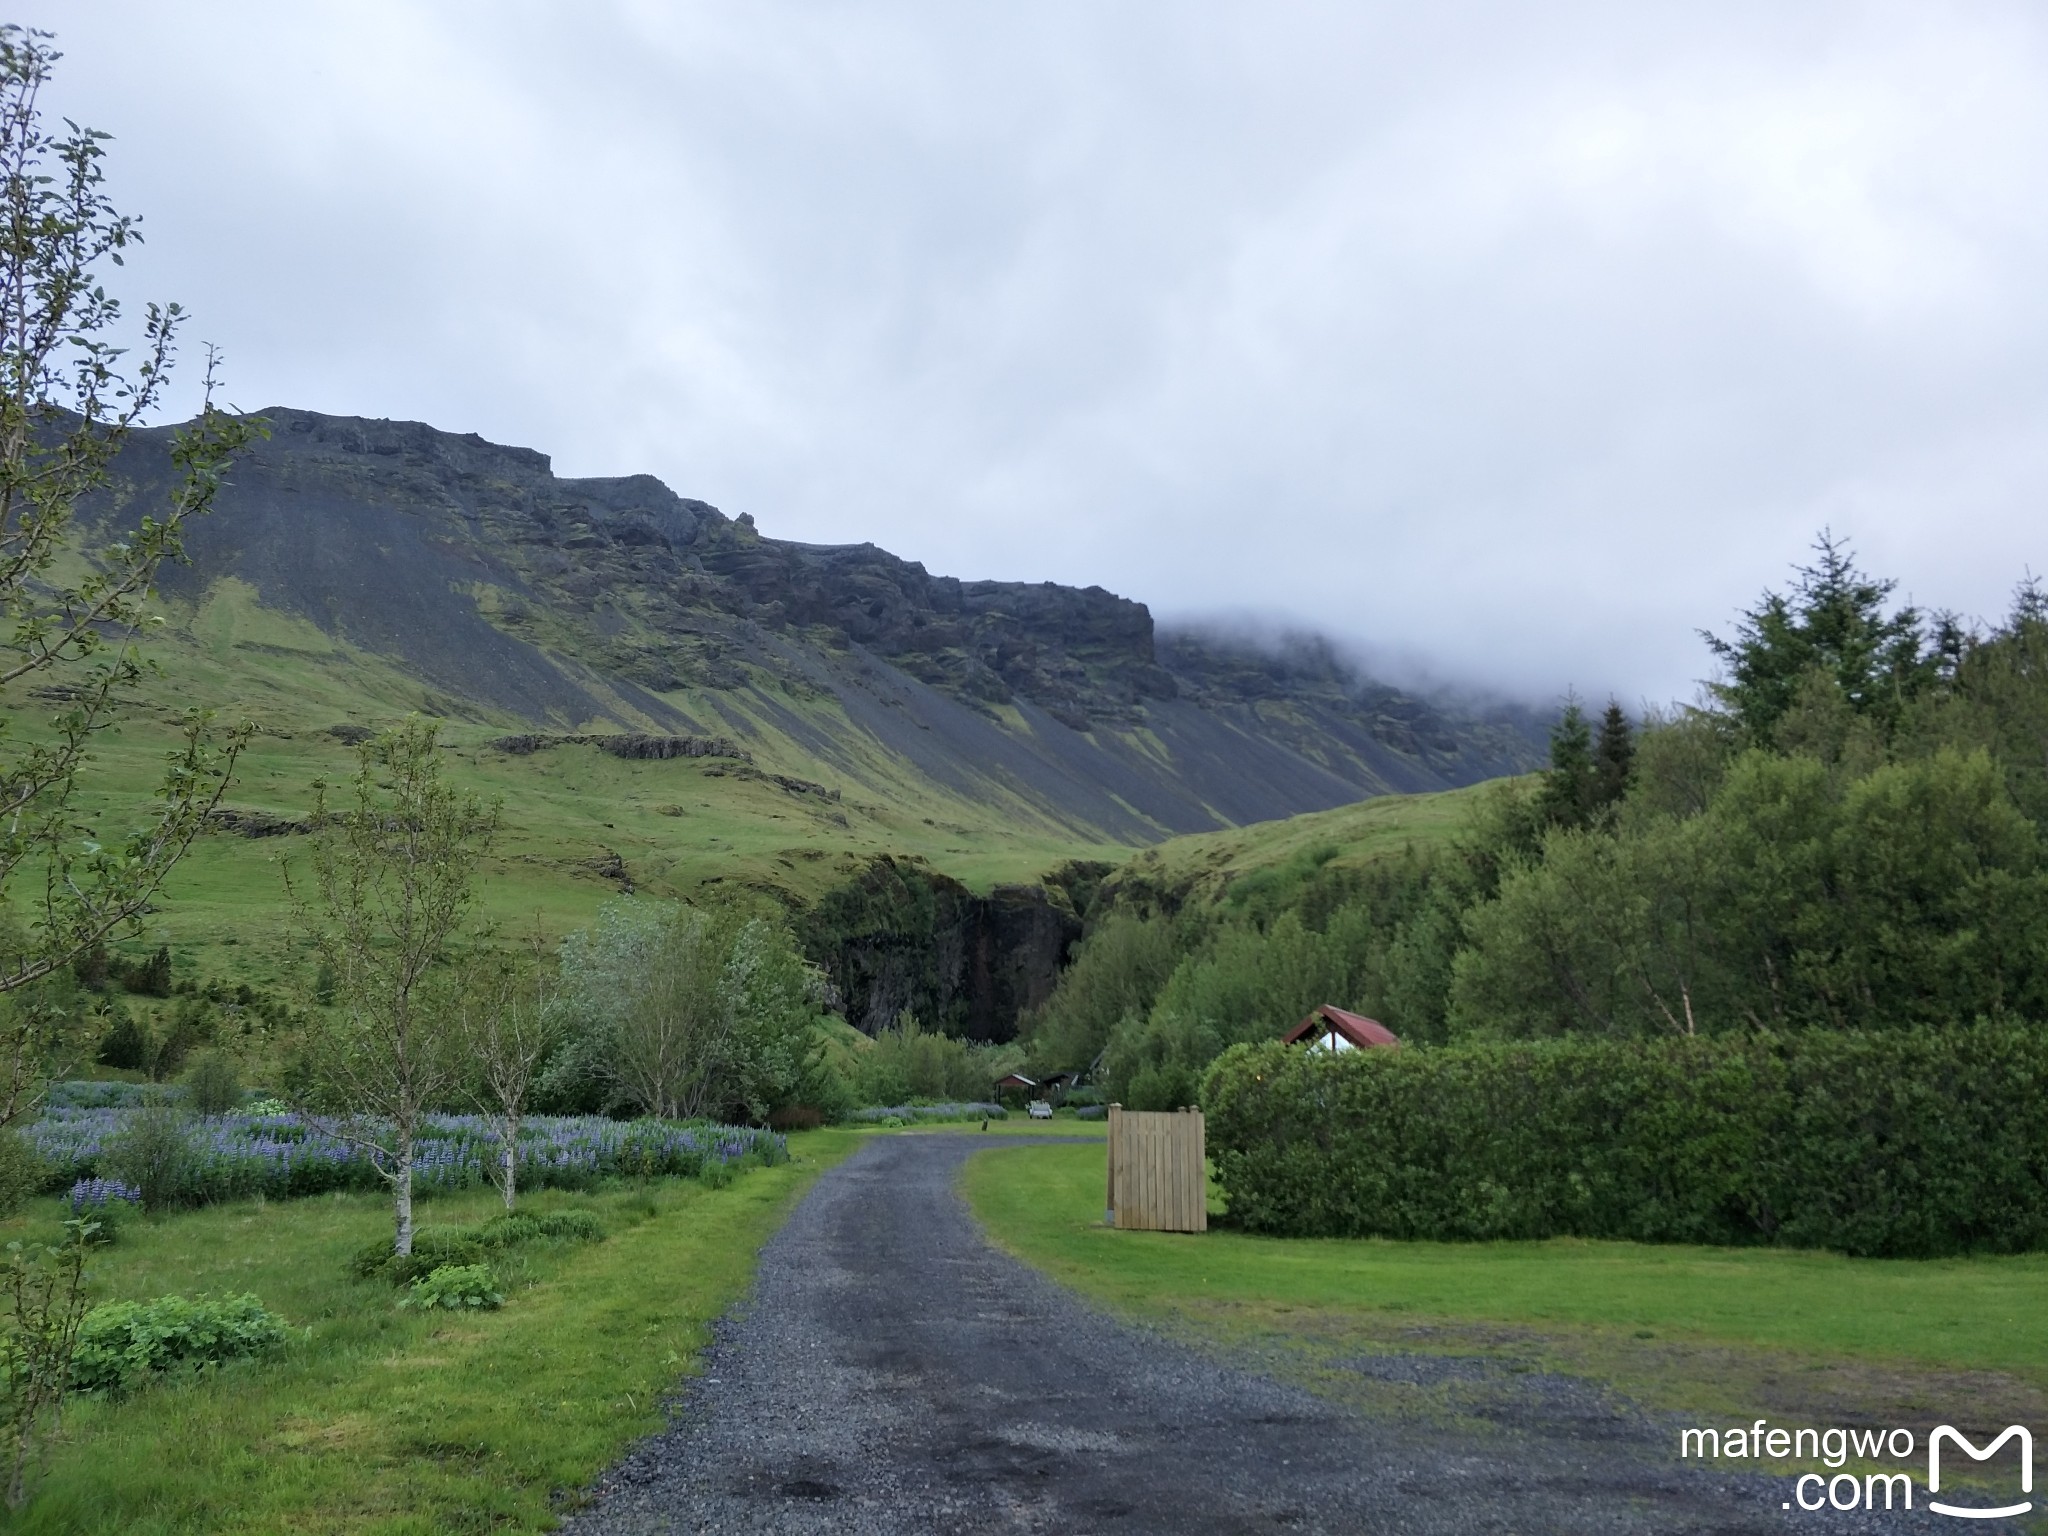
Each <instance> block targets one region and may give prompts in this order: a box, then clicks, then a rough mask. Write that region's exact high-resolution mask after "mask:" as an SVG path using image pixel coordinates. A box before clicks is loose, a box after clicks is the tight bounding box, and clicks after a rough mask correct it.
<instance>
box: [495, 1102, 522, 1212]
mask: <svg viewBox="0 0 2048 1536" xmlns="http://www.w3.org/2000/svg"><path fill="white" fill-rule="evenodd" d="M498 1156H499V1157H500V1158H501V1159H503V1163H504V1168H505V1184H504V1189H505V1209H506V1211H507V1212H508V1213H509V1212H510V1211H511V1209H512V1207H513V1204H514V1203H515V1202H516V1201H517V1200H518V1198H519V1117H518V1116H517V1115H507V1116H506V1117H505V1145H504V1146H503V1147H502V1148H500V1149H499V1152H498Z"/></svg>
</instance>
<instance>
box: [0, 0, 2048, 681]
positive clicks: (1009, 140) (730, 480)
mask: <svg viewBox="0 0 2048 1536" xmlns="http://www.w3.org/2000/svg"><path fill="white" fill-rule="evenodd" d="M14 14H15V15H16V16H17V17H19V18H21V19H23V20H28V21H32V22H35V23H36V24H39V25H45V26H49V27H52V28H54V29H56V30H57V31H58V32H59V41H58V46H59V47H60V48H62V49H63V50H64V51H65V54H66V57H65V60H64V62H63V63H62V64H61V65H60V66H59V73H58V80H57V83H56V87H55V89H54V91H53V93H52V96H51V104H52V105H53V106H55V107H56V108H57V109H58V110H60V111H62V112H64V113H66V114H68V115H70V116H73V117H75V118H77V119H79V120H80V121H82V122H86V123H90V124H92V125H94V126H97V127H101V128H105V129H107V130H109V131H111V132H112V133H114V134H115V135H116V136H117V139H116V142H115V144H114V145H113V146H112V150H111V157H110V166H111V169H112V178H111V179H112V182H113V185H114V191H115V195H116V198H117V201H118V202H119V204H120V205H121V206H122V207H123V208H125V209H129V210H133V211H136V212H139V213H141V214H142V215H143V216H144V219H145V221H146V223H145V227H146V230H147V233H148V238H149V244H148V248H147V250H146V252H145V253H144V254H143V256H142V257H141V258H140V259H139V260H137V261H134V262H131V263H130V266H129V268H128V269H127V273H126V274H124V275H121V277H120V280H119V291H121V292H122V293H124V294H127V295H130V296H132V297H134V298H137V299H141V298H148V297H170V298H176V299H178V300H180V301H182V302H183V303H184V304H185V305H186V306H187V307H188V308H189V309H191V310H192V311H194V313H195V317H196V319H195V325H194V327H193V331H192V335H193V336H194V338H195V339H196V338H198V337H205V338H209V339H211V340H213V341H215V342H217V343H218V344H219V345H221V346H222V347H223V348H224V349H225V351H226V354H227V374H228V379H229V384H230V389H229V393H230V396H231V398H232V399H233V401H234V402H235V403H237V404H239V405H242V406H245V407H258V406H264V405H270V404H286V405H296V406H306V407H311V408H314V409H318V410H324V411H332V412H340V413H349V414H357V415H364V416H392V417H411V418H417V419H421V420H425V421H429V422H432V423H433V424H435V425H436V426H440V427H444V428H449V429H452V430H458V431H475V432H480V433H482V434H483V435H484V436H485V437H488V438H491V439H494V440H497V441H501V442H509V443H519V444H524V445H527V446H531V447H536V448H539V449H542V450H543V451H545V452H548V453H550V454H552V455H553V456H554V462H555V467H556V469H557V471H558V472H559V473H563V474H625V473H632V472H636V471H650V472H652V473H654V474H657V475H659V476H660V477H661V478H662V479H664V480H666V481H667V482H668V483H669V484H670V485H671V486H673V487H674V488H675V489H676V490H678V491H679V492H681V493H683V494H685V495H692V496H700V497H703V498H704V499H706V500H708V501H712V502H715V503H717V504H718V505H719V506H720V507H722V508H723V509H724V510H725V511H727V512H728V513H732V514H738V513H740V512H751V513H752V514H753V515H754V518H755V520H756V522H757V523H758V524H759V526H760V527H761V529H762V531H763V532H764V533H768V534H771V535H774V536H777V537H783V538H796V539H806V540H814V541H820V542H848V541H858V540H867V539H871V540H873V541H875V542H876V543H879V544H881V545H883V546H885V547H887V548H889V549H892V550H894V551H896V552H897V553H899V554H902V555H905V556H907V557H909V558H912V559H916V560H921V561H923V562H924V563H925V564H926V565H927V566H928V567H930V568H931V569H932V570H934V571H936V572H941V573H947V574H953V575H959V576H966V577H1002V578H1008V579H1019V580H1041V579H1045V580H1055V581H1063V582H1073V583H1077V584H1088V583H1100V584H1101V585H1103V586H1106V587H1109V588H1111V589H1113V590H1115V591H1118V592H1121V593H1124V594H1126V595H1128V596H1131V597H1135V598H1139V599H1142V600H1144V601H1145V602H1147V603H1149V604H1150V605H1151V606H1152V609H1153V611H1154V613H1155V614H1158V615H1160V616H1161V617H1162V618H1173V617H1184V616H1195V615H1207V614H1219V613H1241V614H1249V615H1254V616H1258V617H1260V618H1262V619H1264V620H1267V621H1271V622H1278V623H1296V624H1300V625H1304V626H1309V627H1316V628H1321V629H1323V630H1326V631H1328V632H1329V633H1331V634H1333V635H1334V636H1338V637H1341V638H1344V639H1347V640H1350V641H1353V642H1356V643H1359V644H1362V645H1364V646H1367V647H1370V648H1372V649H1373V650H1374V651H1376V652H1378V653H1380V654H1381V655H1382V656H1388V657H1395V658H1403V659H1405V660H1404V664H1406V665H1425V666H1428V667H1431V668H1434V669H1435V670H1436V671H1438V672H1439V673H1441V674H1444V675H1447V676H1451V677H1457V678H1462V679H1469V680H1472V681H1477V682H1484V683H1490V684H1493V685H1496V686H1499V687H1502V688H1506V689H1511V690H1515V691H1519V692H1524V693H1528V694H1531V695H1535V696H1545V695H1552V694H1555V693H1557V692H1560V691H1561V690H1562V689H1564V688H1565V687H1566V686H1576V687H1577V688H1578V689H1579V690H1580V691H1581V692H1582V693H1593V694H1596V695H1605V694H1606V693H1607V692H1608V691H1610V690H1613V691H1617V692H1619V693H1620V694H1621V695H1622V697H1623V698H1625V699H1635V698H1640V697H1645V696H1647V697H1650V698H1655V699H1663V698H1671V697H1675V696H1681V695H1687V694H1689V693H1690V692H1691V686H1692V682H1693V680H1694V679H1696V678H1698V677H1700V676H1701V675H1702V674H1703V673H1704V671H1705V669H1706V658H1705V655H1704V652H1703V650H1702V648H1701V647H1700V645H1699V643H1698V641H1697V639H1696V637H1695V635H1694V631H1695V629H1696V628H1698V627H1700V626H1710V627H1715V628H1721V629H1725V628H1726V627H1727V626H1728V624H1729V621H1730V620H1731V619H1732V617H1733V616H1734V614H1735V612H1736V611H1737V609H1738V608H1739V607H1741V606H1742V605H1743V604H1744V603H1746V602H1747V601H1749V600H1751V599H1753V598H1754V597H1755V596H1756V595H1757V593H1758V592H1759V591H1760V590H1761V589H1762V588H1763V587H1764V586H1766V585H1774V584H1780V583H1782V581H1783V579H1784V578H1785V575H1786V572H1787V570H1788V567H1789V565H1790V563H1791V562H1792V561H1794V560H1795V559H1797V558H1798V557H1799V556H1800V555H1801V553H1802V551H1803V550H1804V548H1805V546H1806V545H1807V543H1808V542H1809V540H1810V539H1811V537H1812V535H1813V533H1814V532H1815V530H1817V529H1818V528H1820V527H1821V526H1822V525H1824V524H1826V525H1831V526H1832V527H1833V528H1834V529H1835V530H1836V531H1837V532H1838V533H1841V534H1846V535H1848V536H1850V537H1851V538H1852V539H1853V540H1854V541H1855V543H1856V545H1857V548H1858V549H1859V551H1860V553H1861V554H1862V556H1863V558H1864V562H1865V564H1866V565H1867V566H1869V567H1871V568H1873V569H1875V570H1877V571H1880V572H1882V573H1887V574H1892V575H1896V576H1899V577H1901V578H1903V583H1904V589H1905V590H1906V591H1908V592H1910V595H1911V596H1913V597H1914V598H1916V599H1917V600H1919V601H1920V602H1921V603H1923V604H1925V605H1930V606H1942V607H1950V608H1956V609H1960V610H1962V611H1964V612H1965V613H1969V614H1979V615H1996V614H1998V613H2000V612H2002V611H2003V609H2004V606H2005V603H2006V599H2007V596H2008V594H2009V592H2010V589H2011V586H2012V584H2013V582H2014V580H2015V579H2016V578H2017V577H2018V576H2019V575H2020V574H2021V572H2022V570H2023V569H2025V568H2028V567H2031V568H2032V569H2034V570H2036V571H2043V570H2048V537H2044V534H2043V530H2044V529H2048V516H2044V512H2048V494H2044V493H2048V313H2044V310H2048V281H2044V275H2048V8H2044V7H2042V6H2040V5H2038V4H2032V5H2029V4H2000V3H1995V0H1987V3H1969V0H1959V3H1956V4H1947V5H1927V4H1924V3H1903V4H1830V3H1826V0H1801V3H1799V4H1797V5H1786V4H1784V3H1783V0H1772V3H1768V4H1745V3H1742V0H1715V3H1712V4H1705V3H1702V4H1694V5H1686V6H1678V5H1664V4H1656V3H1646V0H1624V3H1615V4H1576V3H1570V0H1553V3H1550V4H1546V5H1541V6H1532V5H1526V4H1516V3H1498V4H1461V3H1456V0H1436V3H1432V4H1430V5H1426V6H1422V5H1414V4H1381V5H1373V4H1367V3H1363V0H1347V3H1337V4H1328V5H1319V4H1306V3H1303V4H1295V3H1286V0H1267V3H1260V4H1251V3H1246V4H1240V5H1221V4H1202V3H1197V0H1171V3H1161V4H1143V3H1137V0H1116V3H1113V4H1104V3H1102V0H1082V3H1075V4H1067V3H1062V0H1032V3H1031V4H1028V5H1024V4H1004V5H997V4H976V3H963V0H931V3H884V0H877V3H861V4H823V3H820V4H774V3H762V0H746V3H737V0H736V3H730V4H701V5H693V4H682V3H670V4H655V3H641V4H618V5H604V4H599V3H594V0H582V3H579V4H577V5H575V6H570V5H566V4H557V5H539V4H519V3H510V0H481V3H473V4H463V3H456V0H438V3H432V4H400V3H376V0H349V3H348V4H346V5H340V4H318V3H307V0H294V3H292V4H290V5H279V4H277V3H275V0H265V3H262V4H238V3H226V0H210V3H209V4H207V5H205V6H170V5H165V4H163V3H161V0H149V3H142V0H93V3H91V4H85V3H76V0H74V3H70V4H50V3H47V0H31V3H24V4H19V5H17V6H16V7H15V8H14ZM195 371H196V370H195Z"/></svg>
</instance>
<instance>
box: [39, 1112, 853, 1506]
mask: <svg viewBox="0 0 2048 1536" xmlns="http://www.w3.org/2000/svg"><path fill="white" fill-rule="evenodd" d="M859 1144H860V1138H859V1137H858V1136H856V1135H853V1134H850V1133H847V1132H841V1131H831V1130H826V1131H814V1132H809V1133H806V1134H803V1135H799V1136H793V1137H791V1138H790V1149H791V1152H792V1154H793V1156H792V1160H791V1162H790V1163H789V1164H787V1165H785V1166H782V1167H777V1168H768V1169H755V1170H753V1171H751V1172H749V1173H747V1174H746V1175H745V1176H743V1177H742V1178H740V1179H739V1180H737V1181H736V1182H734V1183H733V1184H731V1185H729V1186H727V1187H726V1188H724V1189H718V1190H713V1189H710V1188H707V1187H705V1186H702V1185H699V1184H696V1183H692V1182H687V1181H681V1180H666V1181H660V1182H657V1183H654V1184H651V1185H648V1186H646V1187H645V1188H629V1189H624V1190H619V1191H613V1192H610V1193H605V1194H598V1195H589V1196H578V1195H573V1194H568V1193H565V1192H560V1191H546V1192H543V1193H541V1194H538V1195H536V1196H533V1197H529V1199H528V1200H527V1201H525V1202H522V1203H523V1204H524V1205H525V1206H526V1207H527V1208H528V1209H532V1210H536V1211H545V1210H559V1209H565V1208H571V1207H576V1208H584V1209H591V1210H595V1211H596V1212H598V1214H599V1215H600V1216H601V1217H602V1219H603V1221H604V1223H605V1226H606V1227H607V1229H608V1231H609V1234H610V1235H609V1236H608V1237H607V1239H606V1240H605V1241H603V1242H601V1243H597V1244H594V1245H586V1246H580V1247H571V1248H560V1249H552V1250H536V1251H532V1252H530V1253H529V1254H528V1255H526V1256H522V1257H518V1258H515V1259H513V1260H512V1261H511V1267H510V1272H509V1274H508V1276H507V1278H509V1279H510V1280H511V1281H512V1282H513V1285H514V1288H513V1290H512V1293H511V1295H510V1298H509V1300H508V1301H507V1303H506V1306H505V1308H504V1310H502V1311H499V1312H492V1313H481V1314H469V1315H458V1314H453V1313H441V1314H439V1315H424V1316H423V1315H419V1314H415V1313H409V1312H401V1311H399V1310H398V1309H397V1307H396V1305H395V1303H396V1299H397V1298H396V1293H395V1292H394V1291H393V1290H392V1288H391V1287H390V1286H389V1285H386V1284H384V1283H382V1282H379V1281H366V1280H358V1279H356V1278H354V1277H353V1275H352V1274H351V1273H350V1271H349V1268H348V1259H349V1256H350V1255H351V1254H352V1253H353V1252H354V1251H355V1250H356V1249H357V1248H359V1247H361V1246H362V1245H363V1244H364V1243H366V1242H369V1241H371V1240H372V1239H374V1238H375V1237H377V1236H378V1235H379V1234H380V1233H382V1232H385V1231H387V1230H388V1225H389V1220H390V1215H389V1207H388V1204H387V1203H385V1202H383V1201H381V1200H379V1199H376V1198H374V1197H371V1196H361V1195H349V1196H335V1197H326V1198H319V1199H312V1200H303V1201H293V1202H289V1203H271V1204H242V1205H232V1206H220V1207H216V1208H212V1209H208V1210H203V1211H196V1212H191V1213H188V1214H181V1215H176V1216H169V1217H165V1218H163V1219H160V1220H156V1221H148V1222H138V1223H135V1224H133V1225H131V1226H130V1227H129V1228H128V1229H127V1230H126V1231H124V1232H123V1233H122V1235H121V1240H120V1242H119V1244H118V1245H117V1246H115V1247H114V1248H112V1249H109V1250H107V1251H106V1252H105V1254H104V1255H103V1256H102V1257H101V1258H100V1259H99V1260H98V1261H97V1262H96V1264H95V1266H94V1268H95V1271H96V1274H97V1276H98V1283H97V1285H96V1287H95V1292H96V1295H97V1297H98V1298H99V1299H120V1298H140V1297H148V1296H156V1295H161V1294H165V1293H167V1292H173V1291H175V1292H183V1293H187V1294H190V1293H195V1292H203V1291H210V1292H213V1293H216V1294H218V1293H222V1292H241V1291H253V1292H255V1294H256V1295H257V1296H259V1297H260V1298H261V1299H262V1300H263V1302H264V1303H265V1304H266V1305H267V1306H269V1307H270V1308H271V1309H272V1310H274V1311H277V1312H280V1313H282V1314H284V1315H285V1316H286V1317H287V1318H288V1319H289V1320H290V1321H291V1322H292V1323H294V1324H295V1325H297V1327H298V1328H299V1330H300V1331H299V1335H298V1337H297V1338H296V1339H295V1340H294V1342H293V1343H292V1345H291V1346H290V1347H289V1349H288V1351H287V1353H286V1355H285V1357H284V1358H283V1359H282V1360H276V1361H269V1362H258V1363H248V1364H241V1365H236V1366H231V1367H229V1368H227V1369H224V1370H220V1371H218V1372H215V1373H212V1374H209V1375H205V1376H194V1375H186V1376H183V1377H179V1378H175V1379H172V1380H170V1381H166V1382H164V1383H163V1384H161V1385H159V1386H155V1387H152V1388H148V1389H145V1390H143V1391H141V1392H138V1393H136V1394H135V1395H134V1396H133V1397H131V1398H129V1399H128V1400H126V1401H123V1402H111V1401H96V1400H87V1401H83V1402H80V1403H77V1404H75V1405H74V1406H73V1408H72V1410H71V1411H70V1413H69V1414H68V1416H67V1418H66V1421H65V1438H64V1443H63V1444H62V1445H60V1446H59V1447H58V1449H57V1451H56V1453H55V1455H54V1456H53V1457H52V1460H51V1464H50V1467H49V1471H48V1474H47V1476H46V1477H45V1478H44V1479H43V1480H42V1482H41V1484H40V1486H39V1491H38V1494H37V1497H36V1499H35V1500H34V1502H33V1503H32V1504H31V1505H30V1506H29V1507H28V1509H27V1510H26V1511H24V1513H23V1514H22V1515H21V1516H19V1517H17V1518H16V1519H15V1520H14V1521H13V1522H11V1523H10V1524H9V1526H8V1527H7V1528H8V1529H10V1530H16V1531H23V1532H38V1533H41V1532H66V1533H73V1532H77V1533H83V1532H106V1531H121V1532H124V1533H130V1536H170V1533H196V1532H208V1533H223V1536H228V1533H234V1536H240V1533H256V1532H278V1531H292V1532H294V1533H333V1532H348V1533H351V1536H354V1533H362V1536H371V1533H374V1536H426V1533H442V1532H467V1531H493V1532H512V1531H540V1530H547V1529H549V1528H551V1527H552V1525H553V1524H554V1522H555V1519H556V1517H557V1516H558V1515H559V1513H561V1512H562V1511H563V1510H564V1509H566V1508H567V1507H568V1506H569V1505H570V1504H571V1503H572V1502H573V1500H574V1499H575V1498H576V1496H577V1493H578V1490H580V1489H582V1488H583V1487H584V1486H585V1485H586V1484H587V1483H588V1482H589V1481H590V1480H591V1478H592V1477H593V1476H595V1474H596V1473H597V1472H598V1471H599V1470H601V1469H602V1468H603V1467H605V1466H606V1465H608V1464H609V1463H610V1462H611V1461H613V1460H614V1459H616V1457H617V1456H618V1455H619V1454H620V1453H621V1452H622V1451H623V1450H624V1449H625V1448H626V1447H627V1446H628V1445H629V1444H630V1443H631V1442H633V1441H634V1440H636V1439H638V1438H640V1437H641V1436H643V1435H646V1434H649V1433H651V1432H652V1431H654V1430H656V1429H658V1428H659V1427H660V1424H661V1413H660V1403H661V1400H662V1398H663V1397H664V1395H665V1394H666V1393H667V1392H668V1391H669V1390H670V1389H672V1388H673V1387H674V1385H675V1384H676V1382H677V1381H678V1380H679V1379H680V1378H681V1377H683V1376H685V1375H687V1374H688V1373H689V1372H690V1371H691V1370H692V1369H694V1365H693V1362H694V1359H695V1356H696V1354H697V1352H698V1351H699V1350H700V1349H701V1348H702V1347H703V1345H704V1344H705V1342H706V1340H707V1338H708V1331H709V1328H710V1325H711V1323H712V1321H713V1320H714V1319H715V1318H716V1317H717V1316H718V1315H719V1314H720V1313H721V1312H723V1311H724V1310H725V1308H726V1307H727V1306H729V1305H730V1304H731V1303H732V1302H733V1301H734V1300H735V1299H736V1298H737V1297H738V1296H739V1295H740V1294H741V1293H742V1292H743V1291H744V1290H745V1289H746V1287H747V1285H748V1284H749V1283H750V1282H751V1280H752V1278H753V1274H754V1267H755V1261H756V1256H757V1254H758V1252H759V1250H760V1247H761V1245H762V1244H763V1243H764V1242H766V1241H767V1239H768V1238H769V1237H770V1236H771V1235H772V1234H773V1232H774V1231H775V1229H776V1228H777V1227H778V1226H779V1225H780V1224H781V1222H782V1220H783V1218H784V1217H785V1215H786V1214H787V1213H788V1210H789V1208H790V1206H791V1205H792V1203H793V1202H794V1201H795V1200H796V1199H797V1198H798V1197H799V1196H800V1195H801V1194H802V1192H803V1191H804V1190H805V1189H806V1188H808V1187H809V1185H810V1183H811V1181H812V1180H813V1179H814V1178H815V1177H816V1176H817V1175H818V1174H819V1173H820V1172H821V1171H823V1170H824V1169H825V1168H826V1167H829V1166H830V1165H831V1164H832V1163H834V1162H836V1161H838V1160H839V1159H840V1158H841V1157H843V1156H845V1155H846V1154H847V1153H848V1152H850V1151H851V1150H853V1149H854V1148H855V1147H857V1146H858V1145H859ZM51 1204H54V1203H51ZM492 1209H493V1198H492V1197H491V1196H490V1195H489V1194H488V1193H487V1192H481V1193H473V1194H465V1195H450V1196H442V1197H439V1198H436V1199H434V1200H432V1201H431V1202H428V1203H427V1205H426V1206H425V1207H424V1208H423V1211H422V1219H423V1220H426V1221H431V1222H468V1221H473V1220H476V1219H479V1218H481V1217H483V1216H486V1215H488V1214H489V1213H490V1212H491V1210H492ZM52 1221H54V1215H53V1213H52V1212H51V1211H47V1210H39V1211H37V1212H33V1213H31V1215H30V1216H29V1218H28V1222H29V1223H30V1224H34V1225H38V1226H40V1225H43V1224H48V1223H50V1222H52ZM11 1225H12V1226H13V1227H15V1228H20V1227H22V1226H23V1225H24V1223H23V1222H21V1221H17V1222H15V1223H12V1224H11ZM8 1235H10V1236H12V1235H16V1234H15V1233H12V1232H10V1233H9V1234H8Z"/></svg>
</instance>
